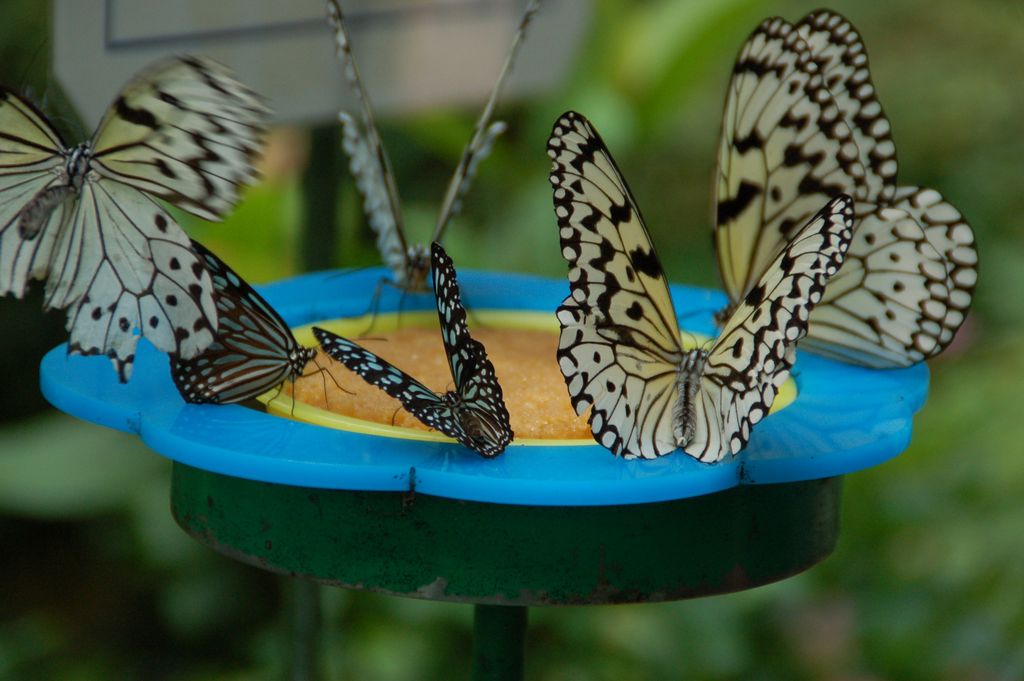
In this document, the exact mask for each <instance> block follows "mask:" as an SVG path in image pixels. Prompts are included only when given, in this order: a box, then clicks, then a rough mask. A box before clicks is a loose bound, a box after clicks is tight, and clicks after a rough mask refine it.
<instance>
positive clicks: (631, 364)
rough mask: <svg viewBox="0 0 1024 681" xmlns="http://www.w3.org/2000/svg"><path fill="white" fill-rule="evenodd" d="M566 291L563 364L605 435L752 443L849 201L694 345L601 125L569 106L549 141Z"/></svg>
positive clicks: (802, 234)
mask: <svg viewBox="0 0 1024 681" xmlns="http://www.w3.org/2000/svg"><path fill="white" fill-rule="evenodd" d="M548 156H550V157H551V159H552V161H553V166H552V170H551V176H550V179H551V184H552V187H553V190H554V193H553V199H554V207H555V216H556V218H557V219H558V226H559V236H560V240H561V245H562V255H563V257H564V258H565V259H566V261H567V262H568V264H569V291H570V292H569V296H568V297H567V298H566V299H565V300H564V301H563V302H562V305H561V306H560V307H559V308H558V312H557V316H558V321H559V324H560V325H561V329H562V330H561V335H560V337H559V342H558V366H559V368H560V369H561V371H562V374H563V376H564V377H565V382H566V385H567V386H568V389H569V396H570V398H571V400H572V405H573V407H574V408H575V409H576V413H577V414H581V415H582V414H583V413H585V412H586V410H587V409H591V410H592V411H591V414H590V426H591V430H592V432H593V434H594V438H595V439H596V440H597V441H598V442H599V443H600V444H602V445H604V446H605V447H606V448H608V449H610V450H611V451H612V452H613V453H615V454H617V455H620V456H624V457H626V458H634V457H643V458H654V457H657V456H661V455H664V454H668V453H669V452H672V451H674V450H675V449H677V448H679V447H682V448H683V450H684V451H685V452H686V453H687V454H689V455H690V456H692V457H694V458H696V459H698V460H700V461H705V462H714V461H718V460H720V459H722V458H724V457H725V456H727V455H730V454H736V453H737V452H739V451H740V450H741V449H743V448H744V447H745V446H746V444H747V442H748V440H749V438H750V433H751V429H752V428H753V427H754V426H755V425H756V424H757V423H758V422H760V421H761V420H762V419H763V418H764V417H765V416H766V415H767V414H768V411H769V409H770V408H771V405H772V402H773V401H774V400H775V396H776V395H777V393H778V390H779V387H780V386H781V385H782V383H783V382H785V380H786V378H787V377H788V376H789V369H790V367H791V366H792V365H793V362H794V361H795V354H796V342H797V341H798V340H800V338H802V337H803V335H804V334H805V333H806V331H807V321H808V317H809V315H810V314H811V309H812V308H813V307H814V305H815V303H817V302H818V301H819V300H820V299H821V296H822V294H823V292H824V290H825V284H826V282H827V281H828V278H829V277H830V276H832V275H834V274H835V273H836V272H837V271H838V270H839V268H840V266H841V265H842V262H843V257H844V255H845V253H846V251H847V248H848V246H849V243H850V239H851V232H850V229H851V224H852V220H853V209H852V201H851V199H850V198H849V197H839V198H836V199H833V200H831V201H829V202H827V205H825V204H823V205H824V208H821V209H820V210H819V212H818V213H817V214H816V215H813V216H811V218H810V220H809V221H808V222H807V223H806V224H805V225H804V226H802V227H801V228H800V229H799V230H797V231H796V233H795V234H794V236H793V239H792V240H791V241H790V242H789V243H788V244H787V245H786V247H785V249H784V250H783V251H782V252H781V253H779V254H778V255H777V256H776V257H775V258H774V259H772V260H770V261H769V262H768V263H767V264H766V266H765V271H764V274H763V275H762V277H761V278H760V279H759V280H758V281H757V282H756V283H755V285H754V286H752V287H751V288H750V290H749V291H748V292H747V294H746V295H745V297H744V299H743V300H742V301H741V302H740V304H739V305H737V306H735V308H734V309H733V310H732V312H731V314H730V316H729V317H728V319H726V320H725V323H724V326H723V328H722V331H721V334H720V335H719V336H718V338H717V339H715V340H714V341H713V342H712V343H711V345H710V348H709V349H704V348H698V349H693V350H684V349H683V346H682V341H681V338H680V332H679V325H678V322H677V320H676V313H675V309H674V307H673V305H672V300H671V297H670V294H669V288H668V282H667V280H666V278H665V273H664V271H663V270H662V267H661V263H660V262H659V260H658V256H657V254H656V253H655V252H654V246H653V245H652V244H651V240H650V237H649V235H648V233H647V228H646V227H645V226H644V221H643V218H642V217H641V215H640V210H639V208H638V207H637V205H636V202H635V201H634V199H633V196H632V194H631V193H630V191H629V187H628V186H627V185H626V181H625V179H624V178H623V177H622V174H621V173H620V172H619V169H618V167H617V166H616V165H615V161H614V160H613V159H612V156H611V154H610V153H609V152H608V150H607V148H606V147H605V145H604V142H603V141H602V140H601V137H600V136H599V135H598V133H597V131H596V130H595V129H594V127H593V126H592V125H591V124H590V122H589V121H587V119H586V118H584V117H583V116H581V115H580V114H578V113H575V112H571V111H570V112H568V113H566V114H564V115H563V116H562V117H561V118H559V119H558V121H557V122H556V123H555V125H554V129H553V131H552V133H551V137H550V138H549V140H548Z"/></svg>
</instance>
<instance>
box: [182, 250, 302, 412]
mask: <svg viewBox="0 0 1024 681" xmlns="http://www.w3.org/2000/svg"><path fill="white" fill-rule="evenodd" d="M192 249H193V250H194V251H195V252H196V253H197V254H198V255H199V257H200V258H201V259H202V263H203V265H204V266H205V267H206V270H207V271H208V272H209V273H210V275H211V276H212V277H213V299H214V302H215V303H216V305H217V316H218V319H219V320H220V321H219V325H218V327H217V332H216V334H215V336H214V339H213V342H212V343H210V345H209V346H208V347H207V348H206V349H205V350H203V352H201V353H199V354H198V355H196V356H195V357H189V358H183V357H180V356H177V355H171V377H172V378H173V379H174V385H175V386H176V387H177V388H178V392H179V393H181V396H182V398H184V399H185V401H186V402H193V403H197V404H204V403H210V404H231V403H234V402H243V401H245V400H248V399H252V398H255V397H258V396H260V395H262V394H263V393H265V392H267V391H268V390H273V389H274V388H276V387H278V386H280V385H281V384H282V383H283V382H284V381H295V379H296V378H299V377H300V376H302V375H303V371H304V370H305V368H306V365H307V364H309V362H311V361H314V358H315V357H316V348H305V347H303V346H302V345H300V344H299V342H298V341H297V340H295V336H294V335H292V332H291V329H290V328H289V326H288V324H287V323H286V322H285V321H284V319H282V318H281V315H279V314H278V313H277V311H276V310H275V309H274V308H273V307H271V306H270V303H268V302H267V301H266V300H265V299H264V298H263V296H261V295H260V294H259V293H257V292H256V290H255V289H254V288H253V287H252V286H250V285H249V284H248V282H246V281H245V280H244V279H242V277H240V276H238V273H236V272H235V271H234V270H233V269H231V268H230V267H228V266H227V265H226V264H225V263H224V261H223V260H221V259H220V258H218V257H217V256H216V255H215V254H214V253H213V252H211V251H210V250H208V249H207V248H206V247H205V246H203V245H202V244H200V243H199V242H198V241H193V242H192Z"/></svg>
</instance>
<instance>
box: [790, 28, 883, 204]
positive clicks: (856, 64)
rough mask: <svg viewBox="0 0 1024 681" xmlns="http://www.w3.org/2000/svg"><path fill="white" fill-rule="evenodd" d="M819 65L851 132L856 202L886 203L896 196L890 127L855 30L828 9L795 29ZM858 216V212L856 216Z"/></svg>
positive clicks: (865, 51)
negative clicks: (857, 169) (856, 162)
mask: <svg viewBox="0 0 1024 681" xmlns="http://www.w3.org/2000/svg"><path fill="white" fill-rule="evenodd" d="M796 28H797V30H798V31H799V32H800V35H801V36H802V37H803V39H804V40H805V41H806V43H807V47H808V49H809V50H810V51H811V54H812V55H813V57H814V61H815V62H816V63H817V64H818V70H819V72H820V73H821V74H822V76H823V77H824V78H825V84H826V86H827V87H828V90H829V92H830V93H832V97H833V98H834V99H835V102H836V105H837V106H838V107H839V110H840V111H841V112H842V113H843V117H844V118H845V120H846V123H847V124H848V125H849V126H850V130H851V132H852V133H853V140H854V142H855V143H856V145H857V149H858V150H859V151H860V160H861V164H862V165H863V166H864V171H865V174H864V181H863V182H862V183H861V184H860V185H859V186H857V187H850V190H851V191H855V192H856V195H855V196H854V198H855V199H857V200H859V201H870V202H871V203H875V204H878V203H887V202H889V201H891V200H892V198H893V196H894V194H895V192H896V173H897V170H898V166H897V162H896V145H895V144H894V143H893V141H892V127H891V126H890V125H889V120H888V119H887V118H886V117H885V112H884V111H883V110H882V104H881V103H880V102H879V101H878V96H877V94H876V92H875V86H874V84H873V83H872V82H871V71H870V67H869V65H868V54H867V50H866V48H865V47H864V42H863V41H862V40H861V37H860V34H859V33H858V32H857V29H855V28H854V27H853V25H852V24H850V22H849V21H847V20H846V19H845V18H844V17H843V16H842V15H840V14H838V13H836V12H833V11H831V10H825V9H823V10H817V11H815V12H811V13H810V14H808V15H807V16H805V17H804V18H803V19H801V20H800V22H799V23H798V24H797V25H796ZM860 212H862V211H861V210H860V209H858V213H860Z"/></svg>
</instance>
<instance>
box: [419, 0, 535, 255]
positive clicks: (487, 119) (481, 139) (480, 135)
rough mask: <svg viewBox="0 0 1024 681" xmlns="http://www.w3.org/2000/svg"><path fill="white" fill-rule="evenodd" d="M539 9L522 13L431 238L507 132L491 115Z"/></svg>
mask: <svg viewBox="0 0 1024 681" xmlns="http://www.w3.org/2000/svg"><path fill="white" fill-rule="evenodd" d="M539 9H540V0H530V2H529V4H528V5H527V6H526V9H525V10H524V11H523V16H522V17H521V18H520V19H519V27H518V28H517V29H516V34H515V37H514V38H513V39H512V47H510V48H509V51H508V54H507V55H506V56H505V63H504V64H502V66H501V72H500V73H499V74H498V79H497V80H496V81H495V82H494V88H493V89H492V90H491V95H490V97H489V98H488V99H487V103H486V104H485V105H484V108H483V111H481V112H480V118H478V119H477V122H476V126H475V127H474V128H473V136H472V137H471V138H470V140H469V142H467V143H466V148H465V149H463V150H462V158H460V159H459V165H458V166H456V168H455V172H454V173H452V178H451V180H450V181H449V182H448V188H447V189H446V190H445V195H444V201H443V202H442V203H441V210H440V211H439V212H438V214H437V225H436V226H435V227H434V235H433V237H432V238H431V239H430V240H431V241H432V242H433V241H440V240H441V238H442V237H443V236H444V230H445V228H446V227H447V226H448V223H449V222H450V221H451V219H452V218H453V217H455V216H456V215H458V213H459V211H460V210H461V209H462V198H463V197H464V196H465V195H466V192H467V191H469V187H470V185H471V184H472V182H473V176H474V175H475V174H476V167H477V165H479V163H480V161H482V160H483V159H485V158H487V156H488V155H489V154H490V153H491V147H492V146H493V144H494V140H495V139H496V138H497V137H498V135H500V134H501V133H503V132H505V124H504V123H502V122H500V121H499V122H497V123H493V124H492V123H491V117H492V116H493V115H494V107H495V106H496V105H497V103H498V95H500V94H501V89H502V87H503V86H504V85H505V79H506V78H507V77H508V74H509V73H511V72H512V64H513V62H515V59H516V54H517V53H518V52H519V47H520V46H521V45H522V43H523V40H525V39H526V29H527V27H528V26H529V25H530V22H531V21H533V17H534V15H535V14H537V11H538V10H539Z"/></svg>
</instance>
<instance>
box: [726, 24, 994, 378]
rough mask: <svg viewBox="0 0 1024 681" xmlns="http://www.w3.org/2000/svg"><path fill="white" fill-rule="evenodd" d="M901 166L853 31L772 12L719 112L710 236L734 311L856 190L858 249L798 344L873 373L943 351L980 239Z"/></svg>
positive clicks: (972, 276) (967, 293)
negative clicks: (820, 217) (824, 208)
mask: <svg viewBox="0 0 1024 681" xmlns="http://www.w3.org/2000/svg"><path fill="white" fill-rule="evenodd" d="M896 174H897V161H896V147H895V144H894V143H893V140H892V136H891V127H890V125H889V121H888V120H887V119H886V117H885V113H884V112H883V111H882V107H881V105H880V104H879V102H878V99H877V96H876V93H875V90H874V86H873V85H872V83H871V77H870V72H869V69H868V60H867V53H866V51H865V49H864V44H863V42H862V41H861V39H860V36H859V35H858V33H857V31H856V30H855V29H854V28H853V27H852V26H851V25H850V23H849V22H848V21H847V20H846V19H844V18H843V17H841V16H840V15H838V14H836V13H834V12H831V11H828V10H820V11H817V12H813V13H811V14H809V15H807V16H806V17H804V19H803V20H802V21H800V22H799V23H798V24H797V25H796V26H792V25H790V24H789V23H787V22H786V21H784V20H782V19H779V18H771V19H766V20H765V21H764V22H763V23H762V24H761V25H760V26H759V27H758V28H757V29H756V30H755V31H754V32H753V33H752V34H751V36H750V38H749V39H748V40H747V42H746V43H745V44H744V45H743V47H742V49H741V51H740V55H739V57H738V58H737V60H736V65H735V67H734V69H733V75H732V79H731V81H730V83H729V89H728V93H727V95H726V102H725V112H724V115H723V119H722V136H721V143H720V147H719V155H718V170H717V178H716V182H717V214H716V227H715V244H716V248H717V253H718V262H719V271H720V273H721V276H722V281H723V284H724V286H725V289H726V292H727V293H728V295H729V298H730V300H732V301H733V305H735V304H737V303H738V301H740V300H742V299H743V296H744V295H745V294H746V292H747V291H748V290H750V287H751V286H753V285H754V284H755V282H756V281H757V280H758V278H759V277H760V276H761V275H762V273H763V272H764V271H765V267H767V265H768V263H769V262H770V261H771V259H772V258H774V257H775V255H776V254H777V253H778V252H779V250H780V249H782V248H783V247H784V246H785V244H786V243H787V241H788V240H789V239H790V238H791V237H792V236H793V234H794V233H795V232H796V230H798V229H800V228H801V226H802V225H803V224H804V223H805V222H806V221H807V219H808V218H809V217H810V216H811V215H813V214H814V212H815V211H817V210H818V208H819V207H820V206H821V205H822V203H824V202H825V201H827V200H829V199H830V198H833V197H835V196H839V195H840V194H849V195H850V196H852V197H853V198H854V199H855V201H856V205H855V211H856V214H857V223H856V225H855V226H854V239H853V243H852V244H851V245H850V252H849V253H848V254H847V258H846V263H845V265H844V266H843V269H842V270H841V271H840V272H839V273H838V274H837V275H836V276H835V277H833V278H832V280H831V282H830V284H829V287H828V289H827V290H826V292H825V295H824V297H823V299H822V301H821V303H820V304H819V305H818V306H817V307H816V308H815V310H814V312H813V313H812V314H811V321H810V328H809V330H808V333H807V338H806V339H805V340H804V341H803V343H802V347H804V348H805V349H810V350H813V351H815V352H818V353H820V354H824V355H826V356H830V357H833V358H836V359H840V360H844V361H848V362H852V363H855V364H861V365H865V366H871V367H876V368H892V367H902V366H908V365H910V364H913V363H915V362H919V361H922V360H924V359H927V358H928V357H932V356H934V355H936V354H938V353H939V352H941V351H942V350H943V349H944V348H945V347H946V346H947V345H948V344H949V342H950V341H951V340H952V339H953V335H954V334H955V333H956V330H957V329H958V328H959V327H960V325H961V324H962V323H963V321H964V316H965V314H966V311H967V309H968V308H969V306H970V303H971V298H972V295H973V290H974V284H975V281H976V278H977V272H976V265H977V253H976V251H975V248H974V235H973V232H972V230H971V228H970V227H969V226H968V225H967V223H966V222H965V221H964V220H963V219H962V217H961V216H960V213H959V212H958V211H957V210H956V209H955V208H954V207H953V206H952V205H950V204H949V203H948V202H946V201H945V200H944V199H943V198H942V196H941V195H939V193H938V192H936V191H934V190H931V189H918V188H914V187H899V186H897V184H896ZM723 314H724V315H727V314H728V309H727V310H726V311H725V312H724V313H723Z"/></svg>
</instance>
